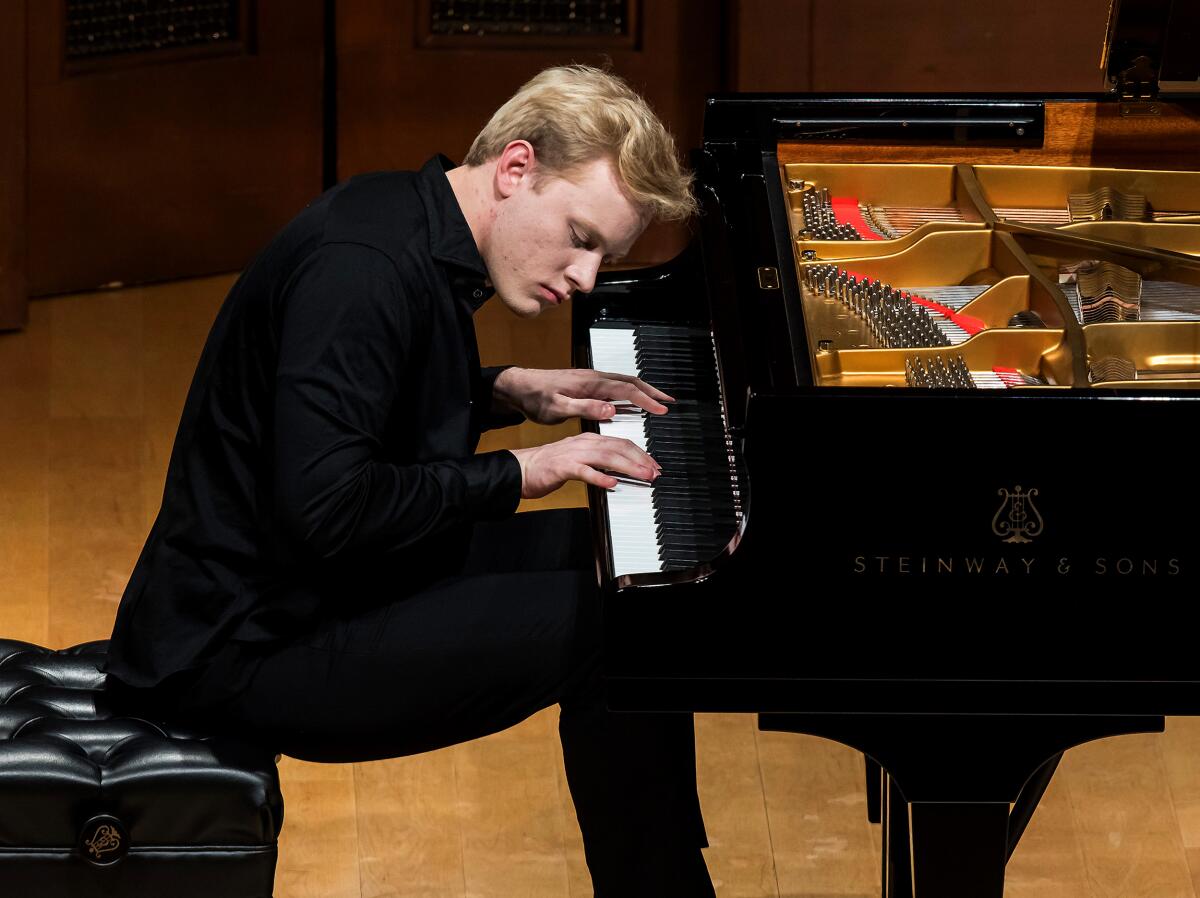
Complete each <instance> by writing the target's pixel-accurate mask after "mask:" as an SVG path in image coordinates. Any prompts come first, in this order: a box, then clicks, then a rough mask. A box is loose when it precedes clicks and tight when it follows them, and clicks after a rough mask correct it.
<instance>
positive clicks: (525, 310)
mask: <svg viewBox="0 0 1200 898" xmlns="http://www.w3.org/2000/svg"><path fill="white" fill-rule="evenodd" d="M498 295H499V294H498ZM500 301H501V302H503V303H504V305H505V306H506V307H507V308H508V310H509V311H510V312H512V313H513V314H514V315H516V316H517V317H519V318H536V317H537V316H538V315H540V314H541V312H542V302H541V300H539V299H535V298H533V297H532V296H518V297H517V298H516V299H511V298H509V297H507V296H500Z"/></svg>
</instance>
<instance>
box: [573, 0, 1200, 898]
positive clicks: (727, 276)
mask: <svg viewBox="0 0 1200 898" xmlns="http://www.w3.org/2000/svg"><path fill="white" fill-rule="evenodd" d="M1189 34H1190V35H1191V37H1188V35H1189ZM1197 35H1200V8H1198V7H1197V6H1196V5H1195V4H1194V3H1186V2H1184V0H1176V2H1172V0H1157V2H1141V3H1136V4H1134V3H1132V2H1130V0H1126V2H1124V3H1116V4H1114V10H1113V17H1112V19H1111V21H1110V27H1109V38H1108V42H1107V45H1106V48H1105V59H1104V63H1103V64H1104V66H1105V71H1106V72H1107V74H1108V77H1109V83H1110V84H1111V88H1112V89H1111V91H1109V92H1106V93H1101V94H1097V95H1094V96H1070V97H1068V96H1054V97H1046V96H1028V95H1020V96H944V97H911V96H905V97H901V96H886V95H878V96H835V95H727V96H715V97H712V98H710V99H709V101H708V104H707V108H706V111H705V127H704V142H703V146H702V147H701V148H700V149H699V150H698V151H696V152H695V153H694V155H693V163H694V168H695V170H696V174H697V181H696V193H697V196H698V198H699V200H700V202H701V206H702V210H703V212H702V215H701V216H700V218H699V221H698V223H697V228H696V236H695V239H694V240H693V241H692V243H691V245H690V246H689V248H688V249H687V250H686V251H685V252H684V253H683V254H681V255H680V256H679V257H677V258H676V259H674V260H672V261H671V262H669V263H667V264H665V265H662V266H659V267H655V268H650V269H640V270H633V271H624V272H610V273H608V274H606V275H604V276H603V277H602V278H601V281H600V283H598V285H597V287H596V288H595V290H594V291H593V292H592V293H591V294H589V295H587V296H584V297H581V298H579V300H578V301H577V302H576V305H575V308H574V319H573V342H574V362H575V364H576V365H578V366H582V367H595V368H599V369H602V370H609V371H621V372H625V373H636V374H638V375H639V376H642V377H643V378H644V379H646V380H647V381H649V382H650V383H653V384H655V385H656V386H659V387H661V388H663V389H664V390H666V391H667V392H668V393H670V394H672V395H673V396H675V397H676V398H677V399H678V402H677V403H676V405H675V407H674V408H672V410H671V412H670V413H669V414H668V415H666V416H662V417H655V416H647V415H642V414H639V413H637V412H636V410H631V409H624V410H622V411H620V412H619V413H618V414H617V415H616V417H615V418H614V420H613V421H612V422H611V423H608V422H600V423H588V424H587V425H586V426H588V427H590V428H592V429H594V430H597V431H598V432H601V433H612V434H615V435H618V436H627V437H629V438H631V439H634V440H635V441H637V442H639V443H640V444H641V445H643V446H645V447H646V448H648V450H649V451H650V452H651V454H652V455H653V456H654V457H655V458H656V459H657V460H658V461H659V462H660V464H661V465H662V466H663V468H664V472H665V473H664V475H663V476H661V477H660V478H659V479H658V480H657V481H656V482H655V483H654V484H653V485H652V486H649V485H641V484H636V483H621V484H618V486H617V488H616V489H614V490H600V489H597V488H595V487H589V505H590V509H591V515H592V522H593V531H594V540H595V546H596V560H597V562H596V563H597V576H598V578H599V582H600V585H601V589H602V592H603V601H604V629H605V637H604V638H605V677H606V683H607V689H608V697H609V703H610V706H611V707H613V708H615V709H621V710H647V711H681V712H682V711H717V712H753V713H757V714H758V715H759V723H760V726H761V727H763V728H768V729H777V730H788V731H794V732H802V733H809V734H814V735H819V736H823V737H827V738H830V739H834V740H837V741H839V742H842V743H844V744H847V745H850V746H853V747H855V748H857V749H859V750H861V751H862V752H863V753H864V755H865V756H866V758H867V764H866V769H867V771H868V776H869V780H868V794H869V795H870V796H871V797H872V812H873V813H875V814H877V815H878V819H879V820H880V822H882V824H883V826H884V839H883V844H884V858H883V891H884V895H885V896H893V898H894V896H909V895H916V896H918V898H944V896H956V898H957V896H963V895H970V896H972V898H998V896H1000V895H1001V894H1002V893H1003V887H1004V885H1003V884H1004V866H1005V862H1006V860H1007V858H1008V857H1009V856H1010V855H1011V853H1012V851H1013V848H1014V846H1015V845H1016V842H1017V840H1018V839H1019V838H1020V834H1021V832H1022V830H1023V829H1024V827H1025V825H1026V824H1027V823H1028V822H1029V820H1030V817H1031V815H1032V814H1033V812H1034V809H1035V807H1036V804H1037V801H1038V798H1039V797H1040V795H1041V794H1042V791H1043V790H1044V789H1045V787H1046V784H1047V783H1048V782H1049V780H1050V777H1051V776H1052V774H1053V772H1054V769H1055V766H1056V764H1057V763H1058V760H1059V758H1060V757H1061V755H1062V753H1063V752H1064V751H1065V750H1068V749H1069V748H1071V747H1072V746H1075V745H1079V744H1081V743H1083V742H1086V741H1089V740H1093V739H1098V738H1103V737H1108V736H1114V735H1119V734H1124V733H1134V732H1154V731H1160V730H1161V729H1162V728H1163V718H1164V715H1177V714H1178V715H1191V714H1200V657H1198V653H1197V651H1196V648H1197V645H1198V644H1200V639H1198V637H1197V634H1194V633H1193V632H1192V631H1191V630H1190V628H1188V627H1186V626H1183V627H1181V626H1179V625H1178V622H1179V621H1180V620H1186V619H1187V617H1186V611H1185V609H1187V608H1189V607H1190V606H1191V605H1192V604H1193V603H1194V602H1195V601H1196V599H1197V596H1198V595H1200V589H1198V587H1200V539H1198V537H1200V526H1198V524H1197V516H1198V514H1200V512H1198V509H1200V467H1198V466H1197V463H1196V458H1197V453H1196V451H1195V448H1194V446H1193V445H1192V441H1191V439H1190V438H1189V434H1190V425H1191V424H1192V423H1193V422H1194V421H1196V420H1198V419H1200V418H1198V416H1200V392H1197V388H1200V103H1197V102H1194V101H1193V98H1196V97H1200V55H1198V54H1196V53H1195V52H1194V47H1195V45H1196V37H1197Z"/></svg>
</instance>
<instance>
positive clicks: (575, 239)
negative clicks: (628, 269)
mask: <svg viewBox="0 0 1200 898" xmlns="http://www.w3.org/2000/svg"><path fill="white" fill-rule="evenodd" d="M571 246H573V247H575V249H586V250H587V251H588V252H591V251H592V250H594V249H595V248H596V244H595V243H593V242H592V241H591V240H588V239H585V238H583V237H581V236H579V234H578V233H576V231H575V229H574V228H571ZM613 261H614V259H613V257H612V256H611V255H607V256H605V257H604V258H603V259H601V260H600V262H601V263H602V264H604V265H611V264H612V263H613Z"/></svg>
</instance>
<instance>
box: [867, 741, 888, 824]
mask: <svg viewBox="0 0 1200 898" xmlns="http://www.w3.org/2000/svg"><path fill="white" fill-rule="evenodd" d="M863 765H864V766H865V767H866V771H867V822H868V823H882V822H883V816H882V813H883V812H882V810H881V809H882V807H883V768H882V767H880V766H879V764H878V763H876V762H875V761H873V760H872V759H871V756H870V755H863Z"/></svg>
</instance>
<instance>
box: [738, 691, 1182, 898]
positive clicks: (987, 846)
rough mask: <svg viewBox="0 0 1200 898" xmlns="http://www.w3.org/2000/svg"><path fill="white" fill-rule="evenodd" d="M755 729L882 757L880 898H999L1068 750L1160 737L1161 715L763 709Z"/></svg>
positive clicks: (879, 758)
mask: <svg viewBox="0 0 1200 898" xmlns="http://www.w3.org/2000/svg"><path fill="white" fill-rule="evenodd" d="M758 725H759V728H760V729H764V730H782V731H785V732H793V733H808V734H810V735H813V736H821V737H823V738H826V739H833V740H835V741H837V742H841V743H842V744H843V745H848V746H850V747H852V748H855V749H857V750H858V751H861V752H863V753H864V754H869V755H870V756H871V757H872V758H874V759H878V763H879V764H880V765H881V766H882V767H883V769H884V770H885V771H886V772H887V780H886V782H887V787H886V789H885V790H884V792H883V796H882V801H883V802H884V804H885V806H884V809H883V815H882V820H883V826H884V833H883V854H884V861H883V889H882V891H883V894H884V898H964V896H969V898H1001V896H1002V895H1003V893H1004V865H1005V863H1006V861H1007V860H1008V857H1009V855H1010V854H1011V852H1012V848H1013V847H1014V846H1015V845H1016V840H1017V839H1018V838H1020V834H1021V832H1023V831H1024V829H1025V826H1026V825H1027V824H1028V823H1029V820H1030V818H1031V817H1032V815H1033V811H1034V809H1035V808H1036V807H1037V802H1038V800H1039V799H1040V798H1041V797H1042V794H1043V793H1044V792H1045V790H1046V786H1047V785H1048V784H1049V782H1050V778H1051V777H1052V776H1053V775H1054V771H1055V769H1056V768H1057V766H1058V761H1059V758H1060V757H1061V756H1062V753H1063V751H1065V750H1066V749H1068V748H1070V747H1072V746H1075V745H1081V744H1083V743H1084V742H1090V741H1091V740H1093V739H1103V738H1106V737H1109V736H1119V735H1122V734H1125V733H1161V732H1162V730H1163V718H1162V717H1161V716H1156V715H1130V716H1126V715H1086V714H1072V715H1050V714H1043V715H1020V714H995V715H991V714H923V715H907V714H875V715H872V714H789V713H778V712H770V713H765V712H764V713H761V714H759V717H758ZM1014 802H1015V805H1016V807H1015V814H1014V816H1013V819H1012V821H1011V823H1012V826H1011V829H1010V818H1009V805H1010V803H1014ZM910 857H911V870H910V869H909V858H910Z"/></svg>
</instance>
